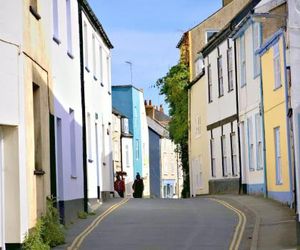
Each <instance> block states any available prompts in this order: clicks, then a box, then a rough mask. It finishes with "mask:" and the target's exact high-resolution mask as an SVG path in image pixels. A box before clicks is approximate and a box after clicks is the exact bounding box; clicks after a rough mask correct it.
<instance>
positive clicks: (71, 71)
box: [51, 0, 84, 223]
mask: <svg viewBox="0 0 300 250" xmlns="http://www.w3.org/2000/svg"><path fill="white" fill-rule="evenodd" d="M51 2H52V25H51V27H52V36H53V39H52V41H51V42H52V46H51V47H52V78H53V90H52V91H53V95H54V123H55V147H56V152H55V156H56V174H57V179H56V186H57V195H56V197H57V201H58V203H59V210H60V216H61V217H62V219H63V221H64V222H65V223H69V222H70V221H72V220H74V219H75V218H77V213H78V211H82V210H83V209H84V207H83V199H84V193H83V186H84V183H83V182H84V179H83V168H82V163H83V158H82V156H83V141H82V109H81V81H80V47H79V25H78V22H79V21H78V3H77V0H65V1H60V0H52V1H51Z"/></svg>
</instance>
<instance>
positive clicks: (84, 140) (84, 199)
mask: <svg viewBox="0 0 300 250" xmlns="http://www.w3.org/2000/svg"><path fill="white" fill-rule="evenodd" d="M82 4H83V0H78V23H79V48H80V81H81V108H82V156H83V165H82V166H83V196H84V197H83V205H84V211H85V212H88V190H87V187H88V179H87V162H86V159H87V154H86V118H85V89H84V63H83V61H84V60H83V58H84V55H83V30H82V11H83V9H82Z"/></svg>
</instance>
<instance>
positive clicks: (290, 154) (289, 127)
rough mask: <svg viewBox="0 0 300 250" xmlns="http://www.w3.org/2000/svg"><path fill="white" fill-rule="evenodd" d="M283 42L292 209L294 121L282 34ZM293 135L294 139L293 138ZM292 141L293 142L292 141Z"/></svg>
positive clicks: (293, 200) (284, 42) (292, 201)
mask: <svg viewBox="0 0 300 250" xmlns="http://www.w3.org/2000/svg"><path fill="white" fill-rule="evenodd" d="M281 36H282V40H283V42H282V43H283V60H284V84H285V98H286V99H285V101H286V126H287V140H288V160H289V170H290V171H289V172H290V175H289V177H290V194H291V201H290V202H291V204H290V207H292V206H293V203H295V197H296V195H295V197H293V196H294V191H293V189H294V184H293V172H294V176H295V164H294V158H293V157H292V155H294V154H292V152H291V150H292V149H291V143H292V141H293V133H290V132H291V131H290V129H291V128H292V127H293V123H292V119H290V117H289V115H288V114H289V86H288V80H287V65H286V41H285V37H284V34H283V33H282V35H281ZM291 135H292V138H291ZM291 140H292V141H291Z"/></svg>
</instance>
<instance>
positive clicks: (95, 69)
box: [92, 34, 97, 81]
mask: <svg viewBox="0 0 300 250" xmlns="http://www.w3.org/2000/svg"><path fill="white" fill-rule="evenodd" d="M92 51H93V74H94V80H95V81H97V59H96V36H95V34H92Z"/></svg>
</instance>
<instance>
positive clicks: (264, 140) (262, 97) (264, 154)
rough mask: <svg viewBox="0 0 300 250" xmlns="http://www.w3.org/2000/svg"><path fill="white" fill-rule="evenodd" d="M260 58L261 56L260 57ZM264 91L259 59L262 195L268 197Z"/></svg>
mask: <svg viewBox="0 0 300 250" xmlns="http://www.w3.org/2000/svg"><path fill="white" fill-rule="evenodd" d="M260 59H261V57H260ZM264 109H265V108H264V93H263V80H262V67H261V60H260V113H261V120H262V121H261V123H262V140H263V157H264V162H263V164H264V183H265V188H264V196H265V198H268V179H267V158H266V137H265V114H264Z"/></svg>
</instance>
